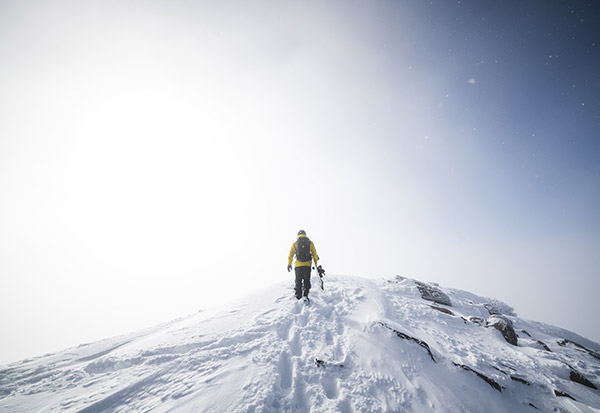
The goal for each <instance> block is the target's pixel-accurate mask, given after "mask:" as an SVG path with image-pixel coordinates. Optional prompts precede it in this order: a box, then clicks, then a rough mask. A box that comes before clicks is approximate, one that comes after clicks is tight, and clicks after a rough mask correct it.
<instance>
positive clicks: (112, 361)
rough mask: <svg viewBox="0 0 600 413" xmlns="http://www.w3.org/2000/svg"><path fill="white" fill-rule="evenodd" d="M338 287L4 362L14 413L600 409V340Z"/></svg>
mask: <svg viewBox="0 0 600 413" xmlns="http://www.w3.org/2000/svg"><path fill="white" fill-rule="evenodd" d="M326 282H327V283H326V290H325V291H321V290H317V289H313V292H312V294H311V298H312V303H311V305H310V306H305V305H304V304H303V303H301V302H298V301H296V300H295V299H294V298H292V291H291V290H290V287H291V282H285V283H281V284H278V285H275V286H273V287H271V288H269V289H266V290H264V291H262V292H260V293H257V294H254V295H252V296H250V297H248V298H246V299H244V300H240V301H238V302H237V303H234V304H232V305H229V306H227V308H223V309H219V310H210V311H204V312H200V313H198V314H195V315H192V316H189V317H187V318H182V319H179V320H175V321H173V322H171V323H167V324H164V325H161V326H158V327H155V328H152V329H148V330H145V331H142V332H139V333H135V334H130V335H127V336H122V337H117V338H112V339H107V340H103V341H100V342H97V343H92V344H84V345H81V346H79V347H77V348H72V349H69V350H65V351H63V352H60V353H56V354H51V355H46V356H43V357H40V358H36V359H29V360H23V361H21V362H19V363H14V364H11V365H8V366H4V367H2V368H0V411H7V412H36V411H44V412H46V411H78V412H104V411H107V412H109V411H110V412H120V411H156V412H163V411H185V412H187V411H198V412H279V411H298V412H309V411H312V412H405V411H411V412H435V411H439V412H449V411H463V412H521V411H523V412H534V411H560V412H597V411H600V410H599V409H600V394H599V391H598V389H597V386H598V385H600V355H599V354H598V352H599V349H600V346H599V345H598V344H597V343H594V342H591V341H589V340H586V339H584V338H583V337H580V336H578V335H576V334H574V333H571V332H569V331H566V330H563V329H560V328H557V327H552V326H549V325H546V324H542V323H536V322H531V321H526V320H523V319H521V318H519V317H517V316H516V314H515V313H514V310H513V309H512V308H511V307H510V306H508V305H506V304H504V303H501V302H499V301H497V300H491V299H487V298H483V297H478V296H476V295H474V294H471V293H468V292H465V291H459V290H454V289H449V288H441V287H439V286H437V285H435V284H428V283H423V282H417V281H415V280H411V279H405V278H402V277H397V278H395V279H393V280H381V281H374V280H367V279H360V278H354V277H344V276H328V277H327V278H326Z"/></svg>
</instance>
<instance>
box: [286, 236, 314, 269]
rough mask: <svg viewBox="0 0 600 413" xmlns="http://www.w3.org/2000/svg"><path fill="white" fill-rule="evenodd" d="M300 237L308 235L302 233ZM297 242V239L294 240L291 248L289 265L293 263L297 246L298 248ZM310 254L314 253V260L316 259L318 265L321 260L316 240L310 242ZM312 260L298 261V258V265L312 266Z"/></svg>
mask: <svg viewBox="0 0 600 413" xmlns="http://www.w3.org/2000/svg"><path fill="white" fill-rule="evenodd" d="M300 237H306V235H304V234H301V235H298V238H300ZM298 238H296V240H298ZM297 247H298V246H297V244H296V241H294V243H293V244H292V248H290V255H289V256H288V265H292V261H293V259H294V255H296V248H297ZM310 255H312V260H314V261H315V265H317V261H319V256H318V255H317V249H316V248H315V244H314V242H312V241H311V242H310ZM312 260H311V261H298V260H296V267H310V265H311V263H312Z"/></svg>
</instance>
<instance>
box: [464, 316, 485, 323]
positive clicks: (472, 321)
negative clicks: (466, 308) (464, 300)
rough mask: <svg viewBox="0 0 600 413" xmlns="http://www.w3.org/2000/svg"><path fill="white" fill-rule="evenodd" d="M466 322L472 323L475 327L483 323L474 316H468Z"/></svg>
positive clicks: (482, 320) (481, 319)
mask: <svg viewBox="0 0 600 413" xmlns="http://www.w3.org/2000/svg"><path fill="white" fill-rule="evenodd" d="M467 320H469V321H470V322H471V323H474V324H477V325H482V324H483V322H484V321H485V320H484V319H483V318H481V317H476V316H469V317H467Z"/></svg>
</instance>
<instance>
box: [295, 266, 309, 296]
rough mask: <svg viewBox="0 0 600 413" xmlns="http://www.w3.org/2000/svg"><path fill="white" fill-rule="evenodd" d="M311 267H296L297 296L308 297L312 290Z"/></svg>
mask: <svg viewBox="0 0 600 413" xmlns="http://www.w3.org/2000/svg"><path fill="white" fill-rule="evenodd" d="M310 270H311V268H310V267H296V268H295V271H296V289H295V290H296V298H297V299H298V300H299V299H301V298H302V296H305V297H308V292H309V291H310Z"/></svg>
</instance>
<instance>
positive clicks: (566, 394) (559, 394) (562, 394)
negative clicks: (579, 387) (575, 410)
mask: <svg viewBox="0 0 600 413" xmlns="http://www.w3.org/2000/svg"><path fill="white" fill-rule="evenodd" d="M554 394H555V395H556V396H558V397H568V398H569V399H573V400H575V398H574V397H573V396H571V395H570V394H569V393H565V392H562V391H560V390H554ZM575 401H577V400H575Z"/></svg>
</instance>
